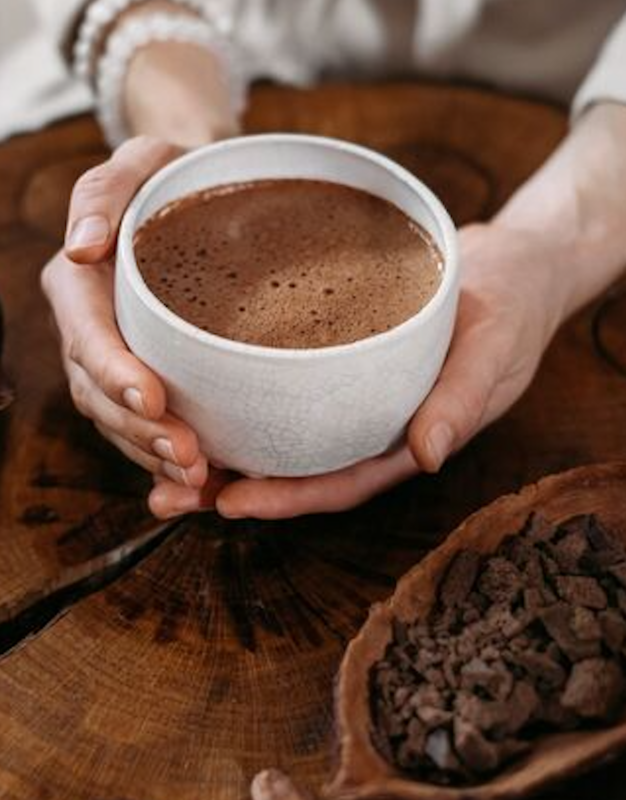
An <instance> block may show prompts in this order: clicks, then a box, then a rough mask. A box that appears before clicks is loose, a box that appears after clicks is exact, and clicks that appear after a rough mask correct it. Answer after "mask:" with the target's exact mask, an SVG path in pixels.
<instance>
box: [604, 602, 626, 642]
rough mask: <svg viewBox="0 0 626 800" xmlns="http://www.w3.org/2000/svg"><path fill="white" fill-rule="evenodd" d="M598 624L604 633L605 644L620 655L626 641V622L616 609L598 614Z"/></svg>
mask: <svg viewBox="0 0 626 800" xmlns="http://www.w3.org/2000/svg"><path fill="white" fill-rule="evenodd" d="M598 622H599V624H600V630H601V631H602V639H603V640H604V644H605V645H606V646H607V647H608V648H609V650H611V652H613V653H619V652H620V651H621V649H622V648H623V646H624V642H625V641H626V620H624V617H623V616H622V615H621V614H620V613H619V611H616V610H615V609H614V608H609V609H607V610H606V611H601V612H600V613H599V614H598Z"/></svg>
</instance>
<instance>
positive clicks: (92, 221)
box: [42, 137, 223, 517]
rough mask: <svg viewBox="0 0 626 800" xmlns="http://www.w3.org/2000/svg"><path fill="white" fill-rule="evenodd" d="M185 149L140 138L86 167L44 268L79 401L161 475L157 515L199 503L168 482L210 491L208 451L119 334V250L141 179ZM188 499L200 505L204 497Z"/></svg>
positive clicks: (153, 504)
mask: <svg viewBox="0 0 626 800" xmlns="http://www.w3.org/2000/svg"><path fill="white" fill-rule="evenodd" d="M179 154H180V150H179V149H178V148H176V147H174V146H173V145H170V144H167V143H164V142H161V141H159V140H156V139H151V138H147V137H140V138H137V139H132V140H130V141H129V142H127V143H125V144H124V145H122V147H120V148H119V149H118V150H117V151H116V152H115V153H114V154H113V156H112V157H111V159H110V160H109V161H107V162H105V163H104V164H102V165H101V166H98V167H95V168H94V169H92V170H89V172H87V173H85V174H84V175H83V176H82V177H81V178H80V180H79V181H78V182H77V184H76V186H75V187H74V191H73V194H72V199H71V203H70V212H69V222H68V228H67V235H66V243H65V252H60V253H58V254H57V255H56V256H55V257H54V258H53V259H52V260H51V261H50V263H49V264H48V265H47V266H46V267H45V269H44V270H43V273H42V286H43V289H44V292H45V294H46V295H47V297H48V300H49V301H50V304H51V305H52V310H53V312H54V317H55V320H56V324H57V326H58V329H59V333H60V337H61V349H62V355H63V363H64V367H65V371H66V373H67V377H68V380H69V384H70V391H71V394H72V398H73V400H74V403H75V405H76V407H77V408H78V410H79V411H80V412H81V413H82V414H83V415H84V416H86V417H88V418H89V419H91V420H93V422H94V424H95V426H96V427H97V428H98V430H99V431H100V432H101V433H102V434H103V436H105V437H106V438H107V439H108V440H109V441H110V442H112V443H113V444H114V445H115V446H116V447H117V448H118V449H119V450H121V451H122V452H123V453H124V454H125V455H126V456H128V457H129V458H130V459H132V460H133V461H135V462H136V463H137V464H139V465H140V466H142V467H144V468H145V469H146V470H148V471H149V472H150V473H152V474H153V475H154V476H155V478H156V479H157V485H156V487H155V489H154V490H153V492H152V493H151V495H150V498H149V504H150V508H151V510H152V512H153V513H154V514H155V515H156V516H157V517H172V516H176V515H178V514H182V513H185V512H187V511H189V510H192V508H190V507H186V506H185V502H184V496H185V493H184V492H183V493H180V492H179V493H178V494H176V493H171V492H170V493H168V492H167V491H165V492H163V488H164V487H163V483H165V484H166V485H167V484H168V483H173V484H176V485H179V486H186V487H190V488H193V489H199V488H201V487H205V493H207V494H210V493H211V487H210V486H208V487H207V486H206V484H207V472H208V465H207V459H206V457H205V456H204V455H203V454H202V453H201V452H200V450H199V445H198V439H197V436H196V434H195V433H194V431H193V430H192V429H191V428H190V427H189V426H188V425H186V424H185V423H183V422H181V421H180V420H179V419H177V418H176V417H174V416H173V415H172V414H170V413H169V412H168V411H167V398H166V393H165V388H164V386H163V384H162V382H161V381H160V379H159V378H158V377H157V376H156V375H155V374H154V373H153V372H152V371H151V370H150V369H149V368H148V367H147V366H146V365H145V364H143V363H142V362H141V361H140V360H139V359H138V358H136V357H135V356H134V355H133V354H132V353H131V352H130V351H129V350H128V348H127V347H126V344H125V343H124V341H123V339H122V337H121V335H120V332H119V330H118V328H117V325H116V321H115V315H114V310H113V263H112V257H113V254H114V250H115V242H116V237H117V230H118V227H119V224H120V221H121V218H122V215H123V213H124V211H125V209H126V207H127V205H128V204H129V202H130V200H131V199H132V197H133V196H134V195H135V193H136V192H137V190H138V189H139V188H140V186H141V185H142V184H143V183H144V181H146V180H147V179H148V178H149V177H150V176H151V175H152V174H153V173H154V172H156V171H157V170H158V169H160V168H161V167H162V166H164V165H165V164H167V163H168V162H169V161H170V160H172V159H173V158H175V157H176V156H178V155H179ZM212 481H214V482H215V484H216V489H217V488H218V487H219V486H220V485H222V484H223V478H222V476H220V474H219V473H217V472H215V473H213V474H212ZM191 494H194V493H193V492H192V493H191ZM172 496H174V497H175V498H177V502H173V501H172V500H171V499H170V498H171V497H172ZM164 498H165V499H164ZM181 498H182V499H181ZM189 505H192V506H193V508H195V507H197V501H196V502H195V503H194V504H189Z"/></svg>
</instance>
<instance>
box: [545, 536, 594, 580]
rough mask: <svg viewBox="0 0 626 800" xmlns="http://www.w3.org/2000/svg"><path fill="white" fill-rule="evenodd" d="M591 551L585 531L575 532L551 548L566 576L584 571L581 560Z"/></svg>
mask: <svg viewBox="0 0 626 800" xmlns="http://www.w3.org/2000/svg"><path fill="white" fill-rule="evenodd" d="M588 551H589V541H588V539H587V536H586V535H585V533H584V531H581V530H574V531H572V532H571V533H567V534H566V535H565V536H563V538H562V539H560V540H559V541H558V542H556V543H553V544H552V545H551V546H550V553H551V555H552V557H553V558H554V560H555V561H556V563H557V564H558V565H559V568H560V569H561V570H562V571H563V572H564V573H566V574H570V575H572V574H576V573H579V572H581V571H582V570H583V565H582V564H581V560H582V559H583V557H584V556H585V555H586V554H587V552H588Z"/></svg>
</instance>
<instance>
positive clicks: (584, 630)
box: [569, 606, 602, 642]
mask: <svg viewBox="0 0 626 800" xmlns="http://www.w3.org/2000/svg"><path fill="white" fill-rule="evenodd" d="M569 625H570V628H571V630H572V633H573V634H574V636H576V638H577V639H581V640H582V641H592V642H593V641H596V640H598V639H601V638H602V631H601V629H600V623H599V622H598V620H597V619H596V615H595V614H594V613H593V611H591V610H590V609H588V608H583V607H582V606H574V607H573V608H572V616H571V619H570V624H569Z"/></svg>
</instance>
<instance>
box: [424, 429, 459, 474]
mask: <svg viewBox="0 0 626 800" xmlns="http://www.w3.org/2000/svg"><path fill="white" fill-rule="evenodd" d="M452 441H453V434H452V429H451V428H450V426H449V425H448V424H447V423H445V422H438V423H437V424H436V425H433V427H432V428H431V429H430V433H429V434H428V436H427V437H426V447H427V448H428V453H429V455H430V458H431V460H432V462H433V469H434V471H435V472H438V471H439V469H440V468H441V465H442V464H443V462H444V461H445V460H446V458H447V457H448V455H449V454H450V450H451V449H452Z"/></svg>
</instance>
